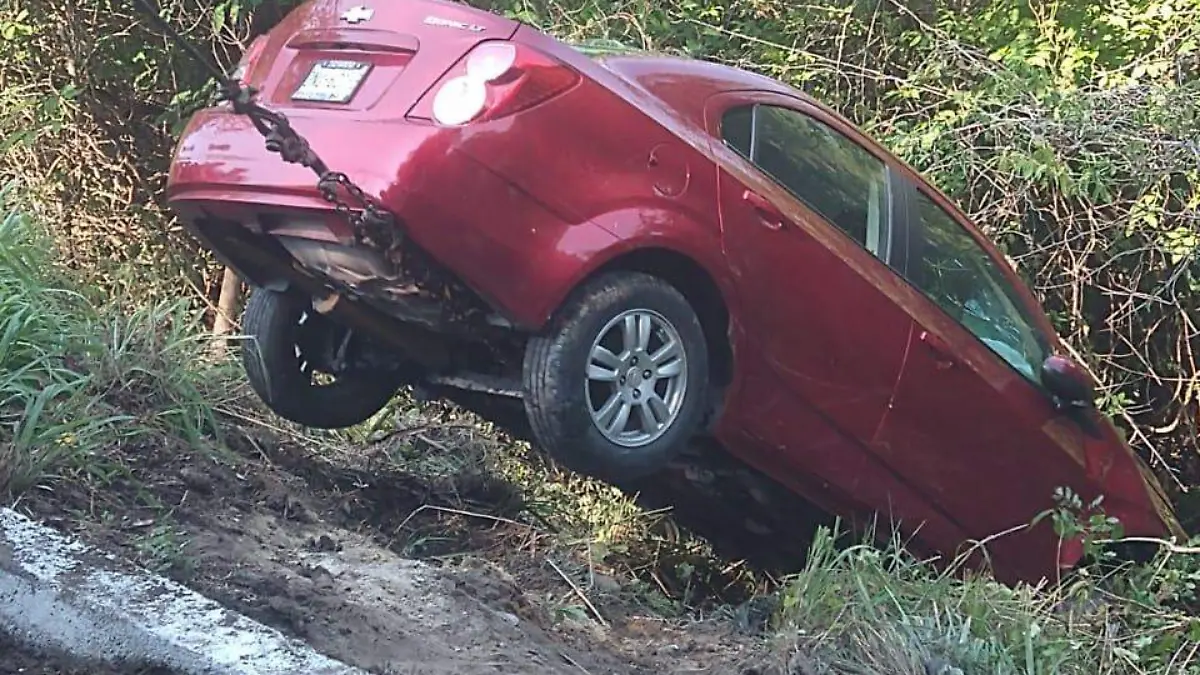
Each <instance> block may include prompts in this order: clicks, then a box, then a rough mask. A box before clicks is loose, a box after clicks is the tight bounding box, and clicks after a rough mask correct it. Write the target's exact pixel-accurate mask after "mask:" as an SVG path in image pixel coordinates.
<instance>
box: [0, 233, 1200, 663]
mask: <svg viewBox="0 0 1200 675" xmlns="http://www.w3.org/2000/svg"><path fill="white" fill-rule="evenodd" d="M53 244H54V242H52V241H50V240H48V239H47V238H46V237H45V236H43V235H42V234H41V231H40V230H39V228H38V227H36V224H34V223H32V222H30V220H29V219H28V218H26V217H24V216H22V215H20V214H19V213H16V212H14V211H11V210H10V211H8V212H7V213H6V214H5V215H4V216H3V218H2V219H0V494H6V495H8V496H9V497H13V498H18V497H19V495H20V494H21V493H22V492H24V491H27V490H29V489H30V488H32V487H34V486H41V487H45V488H47V489H48V490H53V489H55V486H56V485H62V484H68V483H71V482H86V483H87V484H88V485H89V486H90V489H92V490H101V491H102V490H105V489H107V486H110V485H115V484H117V483H121V484H123V485H128V484H129V483H130V482H131V481H132V482H136V480H137V477H136V476H135V475H134V474H135V473H136V470H135V469H134V468H131V467H133V466H134V465H135V464H136V463H135V462H134V461H133V453H137V452H138V448H140V447H146V446H145V444H147V443H150V444H155V445H156V446H165V447H177V448H180V449H181V452H186V454H189V455H196V454H198V453H199V454H203V453H220V452H221V448H222V445H221V442H220V437H221V431H222V429H223V428H226V427H227V425H229V424H230V419H231V418H230V417H229V415H231V414H232V415H233V416H234V417H236V416H239V415H240V416H243V418H244V420H245V421H247V422H248V423H249V422H253V423H254V424H257V425H258V426H272V425H274V426H276V427H277V430H278V432H279V433H282V434H292V435H293V436H294V437H296V438H299V439H301V440H303V443H302V445H303V446H304V448H305V451H306V452H309V453H311V456H312V457H313V458H315V459H319V461H323V462H327V463H330V464H332V465H337V466H347V465H349V464H357V465H360V466H362V467H366V469H367V470H365V471H363V472H362V474H361V475H363V476H372V475H378V474H377V473H375V472H377V471H380V470H381V469H380V467H383V468H386V469H387V470H389V471H397V472H403V473H404V474H405V475H409V476H413V477H416V478H417V479H419V481H420V482H421V484H423V485H430V486H439V485H442V486H446V487H445V489H444V490H443V492H445V493H450V494H453V495H454V499H453V500H452V501H450V502H447V503H446V504H445V505H443V506H436V507H434V506H431V507H430V508H427V509H425V510H424V511H423V512H422V513H420V514H417V513H416V512H414V513H413V514H412V515H410V516H408V517H405V514H392V515H393V516H394V517H395V520H396V521H398V522H399V523H400V526H399V527H396V528H395V531H396V536H397V537H398V538H400V540H399V541H397V542H396V543H395V544H394V545H393V548H395V549H396V550H403V551H406V552H408V553H409V554H412V555H416V556H420V557H426V558H429V557H430V556H434V557H436V558H439V559H443V560H447V561H451V563H450V564H453V562H452V561H453V559H454V558H455V557H458V556H462V555H466V554H470V553H471V552H470V551H467V552H466V553H465V554H464V552H463V546H464V541H465V540H466V539H469V537H464V536H463V532H465V531H474V532H478V531H482V530H483V529H485V528H487V527H497V526H506V525H511V526H512V530H513V532H514V533H520V534H519V536H518V534H510V535H509V536H507V537H499V538H498V539H495V540H494V541H493V543H495V542H497V541H498V542H499V543H498V544H496V545H495V546H494V547H493V548H494V549H497V550H493V551H492V552H491V553H489V554H488V556H490V559H491V560H493V561H497V562H499V563H500V564H502V565H503V564H505V563H509V562H514V561H516V560H517V559H518V558H520V559H521V560H524V561H525V562H526V564H527V565H528V567H529V569H530V570H534V571H530V572H527V574H528V575H541V577H543V578H549V579H550V581H552V582H556V581H561V582H566V583H558V588H557V589H556V590H554V591H553V592H550V591H546V590H545V588H546V586H545V585H543V586H542V587H541V590H533V586H532V585H530V586H526V588H529V589H530V591H529V592H531V593H541V594H542V595H541V600H542V601H543V603H544V604H545V605H546V606H547V607H549V608H550V609H551V610H552V612H553V613H554V614H555V615H556V616H559V617H560V618H563V619H571V620H573V621H576V622H580V621H582V622H590V621H595V622H597V623H602V622H603V621H604V620H603V619H602V618H600V617H601V616H607V617H609V618H610V619H611V618H612V617H613V616H614V615H616V614H617V613H618V610H615V609H613V608H614V606H615V605H618V604H621V603H624V604H623V605H622V606H623V607H625V608H628V607H630V606H633V607H636V608H637V611H641V612H651V613H658V614H659V615H660V616H667V617H671V618H673V619H675V620H677V621H681V622H683V623H685V624H686V622H687V621H688V620H690V619H692V618H695V617H696V616H697V611H698V608H697V607H696V606H695V605H694V603H693V602H692V598H691V596H690V595H689V591H688V590H687V585H686V583H685V584H683V586H682V588H683V589H684V590H682V591H681V590H679V588H680V586H679V585H678V584H676V585H675V586H673V587H672V588H673V590H672V589H668V585H667V584H664V583H663V581H662V577H663V576H673V577H674V580H675V581H676V582H678V581H679V580H681V579H682V580H685V581H686V579H687V578H688V575H689V574H695V572H696V569H695V568H696V566H697V565H704V564H708V565H711V566H712V567H713V568H717V567H720V566H723V565H725V562H726V561H720V560H717V559H715V557H714V556H713V555H712V553H711V551H709V550H708V549H707V548H706V544H705V543H704V542H703V541H700V540H698V539H696V538H694V537H689V536H687V535H686V533H685V534H684V535H683V536H682V537H680V536H677V535H676V534H674V533H669V532H665V531H664V529H663V528H662V527H661V525H662V524H663V523H664V521H666V520H667V519H666V517H665V516H664V514H661V513H647V512H645V511H643V510H641V509H639V508H637V507H636V505H634V503H633V502H632V501H631V500H630V499H629V498H628V497H626V496H625V495H623V494H622V493H620V492H619V491H617V490H615V489H613V488H610V487H608V486H605V485H603V484H601V483H597V482H595V481H590V480H586V479H582V478H579V477H578V476H575V475H573V474H570V473H568V472H564V471H561V470H559V469H557V468H556V467H554V466H553V465H551V464H549V463H547V462H545V461H544V460H541V459H539V458H537V457H536V456H534V455H533V454H532V453H531V452H530V451H529V449H528V447H526V446H523V445H519V444H512V443H509V442H506V441H504V440H503V436H502V435H497V434H496V433H495V431H494V430H490V429H487V428H486V425H482V424H481V423H480V422H479V421H478V420H476V419H474V418H473V417H472V416H469V415H464V414H462V413H461V412H457V411H456V410H455V409H453V408H450V407H446V406H436V405H435V406H427V407H425V408H419V407H417V406H415V405H414V404H412V403H411V402H408V401H405V400H404V399H403V398H397V400H396V402H395V404H394V406H393V407H392V408H390V409H389V410H387V411H385V412H383V413H381V415H380V416H379V418H378V419H376V420H375V421H374V423H373V425H371V424H368V425H364V426H362V427H359V428H356V429H351V430H347V431H343V432H336V433H309V432H298V431H296V430H295V429H292V428H290V427H288V426H287V425H281V424H279V423H278V422H272V421H270V420H269V418H267V419H264V418H262V417H256V416H255V413H254V411H253V409H252V406H251V407H249V408H248V407H247V405H246V404H245V402H244V401H238V400H237V399H238V398H239V396H240V395H241V394H240V392H242V391H244V388H243V387H242V386H241V385H240V384H239V383H240V377H238V376H237V374H236V373H235V372H234V371H233V370H232V367H231V365H230V364H229V363H227V362H225V361H222V360H213V359H212V358H210V352H209V350H208V346H209V345H208V341H207V338H205V337H203V336H204V332H203V331H202V330H200V326H199V324H198V323H197V321H196V319H195V315H194V314H193V313H192V311H191V309H190V307H189V306H188V304H187V303H186V302H183V301H180V302H165V303H152V304H148V305H127V304H123V303H121V302H111V301H110V302H105V301H104V300H105V299H104V298H99V297H92V296H90V295H89V294H88V293H87V292H86V291H81V290H80V289H78V288H77V287H76V286H75V284H74V282H73V280H72V279H71V278H70V277H69V275H66V274H65V273H63V272H62V271H61V268H60V267H59V266H57V265H56V263H55V259H54V246H53ZM397 429H401V430H404V431H402V432H397V431H396V430H397ZM468 488H469V489H468ZM151 492H152V491H147V494H146V495H144V496H143V497H139V499H142V500H143V501H144V502H145V503H147V504H153V503H154V496H153V494H151ZM417 511H421V509H417ZM163 512H164V516H163V517H162V518H157V519H155V520H154V522H153V525H152V526H147V528H148V529H147V528H144V529H143V531H142V533H141V534H140V535H139V536H138V538H137V540H136V542H135V547H134V548H135V550H136V552H137V554H138V556H139V557H140V558H141V559H142V562H144V563H145V564H148V565H150V566H152V567H155V568H156V569H165V568H168V567H179V566H186V565H188V564H189V561H188V560H186V554H185V550H184V549H185V545H184V543H183V541H182V538H183V536H184V533H183V532H182V530H181V529H179V528H177V527H176V526H175V525H174V523H172V522H171V520H170V517H169V509H168V508H165V507H164V508H163ZM418 515H420V516H421V517H417V516H418ZM95 517H96V518H97V519H112V518H117V519H119V518H120V517H121V516H120V514H113V513H103V514H98V515H97V516H95ZM147 522H149V521H147ZM472 528H474V529H473V530H472ZM667 529H668V530H669V528H667ZM835 539H836V537H834V536H832V534H831V533H829V532H823V533H822V534H820V535H819V536H818V537H817V540H816V543H815V544H814V546H813V550H812V553H811V555H810V559H809V560H808V563H807V566H806V568H805V569H804V570H803V571H802V572H800V573H799V574H797V575H795V576H794V577H792V578H789V579H786V580H784V582H783V584H782V586H780V587H778V588H777V590H774V591H773V592H772V593H771V594H769V595H768V596H765V597H763V598H759V599H758V600H762V602H757V604H756V603H754V602H752V603H747V604H746V605H744V606H742V607H740V608H737V609H735V608H731V607H718V608H716V610H717V611H716V612H715V614H716V615H717V616H724V617H726V618H727V619H736V620H737V622H738V623H740V624H743V625H746V624H755V623H758V624H762V623H764V622H763V621H755V620H753V619H752V618H748V615H749V614H757V615H759V618H760V619H764V618H765V619H766V621H765V623H766V626H767V629H766V631H765V633H764V635H766V636H767V639H766V642H767V643H769V644H768V645H767V648H766V652H765V653H767V654H768V655H769V656H767V657H766V658H767V660H769V661H772V662H775V663H776V665H777V666H781V667H783V668H784V669H785V670H784V671H783V672H789V673H805V674H809V673H811V674H813V675H815V674H817V673H846V674H850V673H854V674H858V673H888V674H896V675H904V674H908V673H912V674H914V675H916V674H922V675H924V674H927V673H939V674H940V675H953V674H954V673H968V674H969V673H980V674H988V675H1008V674H1013V675H1018V674H1019V675H1050V674H1056V673H1062V674H1063V675H1072V674H1074V673H1079V674H1080V675H1084V674H1096V675H1110V674H1112V675H1115V674H1117V673H1155V674H1157V673H1163V674H1164V675H1166V674H1168V673H1190V672H1200V619H1197V618H1195V617H1194V616H1192V615H1191V614H1194V612H1189V611H1187V609H1186V608H1187V607H1195V601H1196V598H1195V590H1196V585H1197V584H1200V564H1198V563H1197V562H1196V560H1195V558H1193V557H1189V556H1187V555H1180V554H1175V553H1172V552H1170V551H1163V552H1162V553H1160V555H1159V556H1158V558H1156V559H1155V560H1154V561H1153V562H1152V563H1150V564H1148V565H1144V566H1140V567H1131V568H1123V569H1119V570H1118V571H1116V572H1111V573H1107V574H1105V575H1104V576H1101V575H1100V574H1099V573H1097V572H1095V571H1094V570H1093V571H1089V570H1085V571H1084V573H1082V574H1080V575H1078V576H1077V577H1075V578H1073V579H1071V580H1069V581H1068V582H1066V583H1063V584H1060V585H1058V586H1056V587H1053V588H1045V589H1035V588H1029V587H1021V586H1019V587H1016V588H1010V587H1006V586H1003V585H1001V584H999V583H996V582H995V581H993V580H992V579H991V578H989V577H987V576H986V575H979V574H955V573H954V570H941V571H939V570H936V569H934V568H932V567H929V566H927V565H925V564H924V563H922V562H920V561H918V560H915V559H913V558H911V557H910V556H908V555H907V554H906V553H905V552H904V551H903V550H902V548H901V547H900V546H899V544H898V542H895V541H893V544H892V546H890V547H882V548H881V547H878V546H865V545H864V546H854V547H850V548H844V547H843V548H839V547H837V546H835V545H834V541H835ZM439 551H440V552H441V553H439ZM446 551H449V554H448V555H447V554H445V552H446ZM548 561H549V562H548ZM551 563H553V564H551ZM535 568H536V569H535ZM745 574H746V576H745V578H744V579H742V583H743V588H759V589H761V585H762V584H761V581H762V580H761V579H760V578H758V577H757V576H755V574H754V573H753V572H746V573H745ZM602 576H603V577H607V578H608V579H610V580H616V581H618V582H619V583H617V584H616V585H615V586H614V585H613V584H612V583H608V584H602V583H600V582H598V581H597V579H598V578H599V577H602ZM560 577H561V579H560ZM704 610H705V613H707V614H709V615H712V614H713V610H714V607H713V606H712V602H711V601H710V602H709V603H708V606H706V607H705V608H704ZM943 666H944V668H943Z"/></svg>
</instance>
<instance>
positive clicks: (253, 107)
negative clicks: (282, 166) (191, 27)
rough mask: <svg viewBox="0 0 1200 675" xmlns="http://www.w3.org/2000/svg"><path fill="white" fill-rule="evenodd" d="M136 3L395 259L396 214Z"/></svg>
mask: <svg viewBox="0 0 1200 675" xmlns="http://www.w3.org/2000/svg"><path fill="white" fill-rule="evenodd" d="M134 2H135V4H136V5H138V7H139V8H140V9H141V10H142V12H143V13H144V14H146V15H147V16H148V17H149V18H150V19H151V20H153V21H154V23H156V24H157V25H158V27H159V29H160V30H162V31H163V33H165V34H166V36H167V37H168V38H170V40H171V41H172V42H174V43H175V44H177V45H178V46H179V47H180V48H182V49H183V50H184V51H185V52H187V53H188V54H189V55H190V56H191V57H192V59H193V60H195V61H196V62H197V63H199V64H200V65H202V66H203V67H204V68H205V70H207V71H208V72H209V73H210V74H211V75H212V76H213V77H214V78H215V79H216V81H217V85H218V92H217V101H218V102H219V101H228V102H229V104H230V105H231V107H232V109H233V111H234V112H236V113H238V114H240V115H245V116H246V117H248V118H249V119H250V121H251V122H253V123H254V128H255V129H257V130H258V132H259V133H260V134H262V136H263V138H264V139H265V141H266V148H267V151H268V152H273V153H276V154H278V155H279V156H280V158H282V159H283V161H284V162H286V163H288V164H299V165H300V166H303V167H306V168H308V169H310V170H312V172H313V173H315V174H316V176H317V190H318V192H320V194H321V197H322V198H323V199H324V200H325V201H326V202H328V203H330V204H333V206H334V210H335V211H336V212H337V213H339V214H341V216H342V217H343V218H345V219H346V222H348V223H349V224H350V227H351V228H352V230H353V232H354V237H355V240H356V241H357V242H358V243H360V244H365V245H367V246H370V247H372V248H375V249H376V250H379V251H381V252H383V253H384V254H385V255H386V256H387V257H388V258H389V259H391V260H395V258H396V257H397V254H398V253H399V247H400V244H401V243H402V240H401V237H400V236H399V232H400V230H399V229H398V228H397V227H396V216H395V214H393V213H391V212H390V211H388V210H387V209H386V208H384V207H383V206H382V205H380V204H379V203H377V202H376V201H375V200H373V199H371V198H370V197H369V196H367V194H366V193H365V192H364V191H363V189H362V188H360V187H359V186H358V185H356V184H355V183H354V182H353V181H352V180H350V178H349V177H348V176H346V174H344V173H341V172H338V171H331V170H330V169H329V167H328V166H327V165H326V164H325V162H324V160H322V159H321V158H320V156H318V155H317V153H316V151H314V150H313V149H312V147H311V146H310V145H309V143H308V140H307V139H305V138H304V137H303V136H301V135H300V134H299V133H298V132H297V131H296V130H295V129H294V128H293V127H292V125H291V122H290V121H289V120H288V118H287V116H286V115H284V114H283V113H280V112H276V111H274V110H269V109H267V108H265V107H263V106H262V105H260V104H259V103H258V102H257V101H256V100H255V97H256V96H257V95H258V90H257V89H255V88H254V87H251V86H249V85H246V84H243V83H241V82H239V81H237V80H235V79H233V78H231V77H229V76H228V75H226V74H225V73H223V72H221V70H220V69H219V68H217V67H216V66H215V65H213V63H212V62H211V61H209V60H208V59H207V58H205V57H204V55H203V54H201V53H200V50H199V49H197V48H196V47H195V45H193V44H192V43H191V42H189V41H188V40H187V39H186V38H184V37H183V36H182V35H180V33H179V31H177V30H175V28H174V27H173V26H171V24H169V23H168V22H167V21H166V20H165V19H163V18H162V16H160V15H159V13H158V10H157V9H155V7H154V6H153V5H151V0H134ZM343 192H344V193H345V194H346V195H348V196H349V198H350V199H351V200H353V201H354V202H356V203H357V206H356V205H355V204H351V203H350V202H349V201H347V200H346V199H344V198H343V197H342V193H343Z"/></svg>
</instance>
